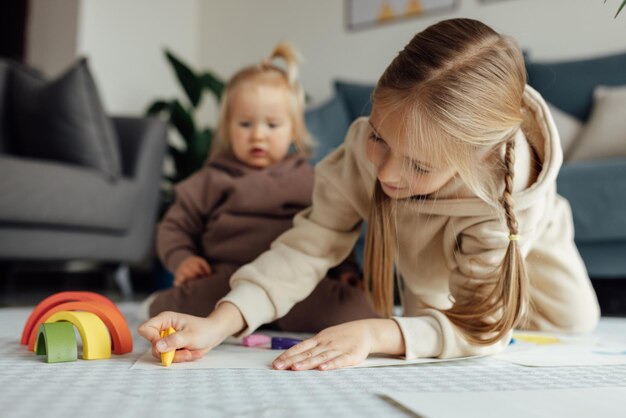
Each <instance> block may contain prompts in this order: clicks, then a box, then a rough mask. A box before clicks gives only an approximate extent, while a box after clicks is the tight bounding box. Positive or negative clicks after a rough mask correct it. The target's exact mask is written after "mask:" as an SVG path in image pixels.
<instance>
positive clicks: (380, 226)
mask: <svg viewBox="0 0 626 418" xmlns="http://www.w3.org/2000/svg"><path fill="white" fill-rule="evenodd" d="M525 85H526V71H525V67H524V59H523V56H522V54H521V52H520V50H519V48H518V47H517V45H516V44H515V42H514V41H513V40H512V39H510V38H508V37H506V36H503V35H500V34H498V33H497V32H495V31H494V30H493V29H491V28H490V27H488V26H487V25H485V24H483V23H481V22H479V21H476V20H472V19H450V20H445V21H442V22H439V23H437V24H435V25H433V26H430V27H429V28H427V29H426V30H424V31H422V32H420V33H418V34H417V35H415V37H414V38H413V39H412V40H411V41H410V42H409V44H408V45H406V47H405V48H404V49H403V50H402V51H401V52H400V53H399V54H398V56H397V57H396V58H395V59H394V60H393V62H392V63H391V64H390V65H389V67H388V68H387V69H386V70H385V72H384V73H383V75H382V76H381V78H380V80H379V81H378V84H377V86H376V88H375V90H374V93H373V102H374V106H375V107H380V108H382V109H383V110H385V111H387V112H401V114H402V115H403V116H404V118H403V120H404V121H405V126H404V127H403V129H404V131H403V134H404V135H403V137H407V138H409V141H410V142H412V145H411V144H409V146H410V147H413V148H415V147H416V144H417V143H419V148H420V149H421V150H426V152H427V153H429V154H431V155H433V157H434V158H436V159H438V160H439V161H441V162H443V163H444V164H446V165H447V166H450V167H454V168H455V170H456V171H457V172H458V175H459V176H460V177H461V179H462V180H463V181H464V182H465V183H466V184H467V185H468V187H470V189H471V190H472V192H473V193H475V194H476V196H478V197H479V198H481V199H482V200H484V201H485V202H487V203H488V204H489V205H491V206H492V207H494V208H495V210H498V212H499V213H500V214H501V219H502V222H503V223H506V227H507V228H508V233H509V237H510V239H509V245H508V248H507V250H506V254H505V256H504V260H503V262H502V266H501V268H500V277H499V279H498V280H496V281H495V282H494V281H491V280H490V281H489V283H483V284H480V285H478V286H476V285H475V286H474V287H472V288H471V289H469V290H470V294H472V295H473V296H472V297H470V298H468V299H463V300H453V306H452V307H451V308H450V309H447V310H444V311H443V312H444V313H445V315H446V316H447V317H448V318H449V319H450V321H451V322H452V323H454V324H455V325H456V326H457V327H459V329H460V330H461V331H462V332H463V333H464V334H465V336H466V338H467V339H468V341H470V342H473V343H476V344H492V343H494V342H496V341H498V340H500V339H502V338H503V337H504V336H505V335H506V334H507V333H508V332H509V331H510V330H511V329H512V328H513V327H514V326H515V325H517V324H518V323H520V321H521V320H522V318H523V316H524V313H525V311H526V310H527V306H528V290H527V287H528V278H527V276H526V268H525V262H524V258H523V256H522V254H521V252H520V248H519V244H518V240H517V239H518V233H519V231H518V223H517V219H516V216H515V212H514V210H513V209H514V201H513V197H512V193H513V175H514V172H513V167H514V163H515V150H514V147H515V142H514V141H515V134H516V132H517V131H518V130H519V128H520V127H521V126H522V124H524V122H525V119H526V118H528V117H530V115H529V113H530V112H527V111H525V110H524V106H523V102H522V99H523V94H524V89H525ZM501 153H503V155H504V157H503V158H497V157H498V156H500V155H501ZM487 155H490V156H492V157H493V156H495V157H496V158H495V159H496V160H497V161H498V166H497V167H493V166H488V165H486V164H485V159H484V158H485V156H487ZM492 159H493V158H492ZM494 172H496V173H501V175H502V177H500V178H494V176H493V173H494ZM503 180H504V190H502V182H503ZM393 212H394V202H392V201H391V199H390V198H389V197H387V196H386V195H385V193H384V192H383V191H382V189H381V187H380V184H378V182H377V185H376V188H375V191H374V196H373V202H372V205H371V210H370V219H369V228H368V234H367V239H366V250H365V278H366V283H367V285H366V289H368V290H371V296H372V298H373V302H374V305H375V307H376V309H377V310H378V311H379V312H380V313H381V314H383V315H389V314H390V312H391V308H392V306H393V286H394V261H395V254H396V248H395V245H396V241H395V239H396V237H395V232H394V226H393V225H392V224H391V223H392V221H391V220H392V219H394V218H393ZM418 232H419V231H416V239H419V238H418V236H417V234H418ZM457 250H458V249H457ZM468 287H469V285H468Z"/></svg>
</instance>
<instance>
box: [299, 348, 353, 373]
mask: <svg viewBox="0 0 626 418" xmlns="http://www.w3.org/2000/svg"><path fill="white" fill-rule="evenodd" d="M342 355H343V352H341V351H338V350H324V351H322V352H321V353H319V354H317V355H316V356H313V357H311V358H309V359H306V360H303V361H299V362H297V363H294V364H293V366H291V369H292V370H310V369H314V368H316V367H318V366H319V365H321V364H323V363H327V362H328V361H331V360H333V359H335V358H337V357H340V356H342Z"/></svg>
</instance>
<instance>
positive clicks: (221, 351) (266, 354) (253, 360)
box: [131, 343, 462, 370]
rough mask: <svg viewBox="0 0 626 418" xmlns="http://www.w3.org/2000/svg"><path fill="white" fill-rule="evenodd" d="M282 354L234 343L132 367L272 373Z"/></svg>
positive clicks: (396, 361) (379, 363)
mask: <svg viewBox="0 0 626 418" xmlns="http://www.w3.org/2000/svg"><path fill="white" fill-rule="evenodd" d="M282 352H283V350H271V349H269V348H251V347H244V346H242V345H238V344H233V343H224V344H221V345H219V346H218V347H215V348H214V349H213V350H211V351H210V352H208V353H207V354H206V355H205V356H204V357H203V358H201V359H199V360H196V361H191V362H185V363H172V365H171V366H169V367H163V366H162V365H161V363H159V362H158V361H157V360H156V359H155V358H154V357H152V353H151V352H150V351H148V352H146V353H145V354H144V355H142V356H141V357H140V358H139V359H138V360H137V361H136V362H135V364H133V366H132V367H131V370H145V369H163V370H178V369H271V364H272V361H274V359H275V358H276V357H278V356H279V355H280V353H282ZM454 360H462V359H433V358H422V359H415V360H404V359H402V358H398V357H384V356H370V357H369V358H368V359H367V360H365V361H364V362H363V363H361V364H359V365H357V366H354V367H383V366H406V365H410V364H420V363H437V362H443V361H454Z"/></svg>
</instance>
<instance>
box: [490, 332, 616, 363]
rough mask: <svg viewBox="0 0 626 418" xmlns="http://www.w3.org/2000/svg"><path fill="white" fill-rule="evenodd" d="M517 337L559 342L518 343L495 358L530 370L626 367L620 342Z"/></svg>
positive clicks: (612, 340)
mask: <svg viewBox="0 0 626 418" xmlns="http://www.w3.org/2000/svg"><path fill="white" fill-rule="evenodd" d="M515 335H533V336H535V335H540V336H546V337H554V338H557V339H558V342H557V343H553V344H543V345H541V344H539V345H538V344H533V343H528V342H523V341H518V342H517V343H515V344H512V345H510V346H509V347H507V349H506V350H505V351H503V352H502V353H499V354H496V355H494V356H493V358H495V359H499V360H505V361H508V362H511V363H515V364H519V365H521V366H530V367H559V366H605V365H616V364H626V342H625V341H623V340H620V339H616V338H593V337H591V336H588V335H582V336H572V335H565V334H558V333H545V332H544V333H538V332H519V331H517V332H516V333H515V334H514V336H515Z"/></svg>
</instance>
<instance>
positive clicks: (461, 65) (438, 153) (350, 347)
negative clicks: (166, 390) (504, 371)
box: [139, 19, 599, 370]
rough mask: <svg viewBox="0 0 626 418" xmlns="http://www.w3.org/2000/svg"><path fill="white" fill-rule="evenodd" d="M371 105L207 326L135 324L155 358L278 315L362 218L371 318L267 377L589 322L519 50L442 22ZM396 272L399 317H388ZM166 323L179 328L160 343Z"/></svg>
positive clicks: (398, 64) (485, 343)
mask: <svg viewBox="0 0 626 418" xmlns="http://www.w3.org/2000/svg"><path fill="white" fill-rule="evenodd" d="M372 104H373V107H372V114H371V115H370V116H369V118H361V119H359V120H357V121H355V122H354V124H353V125H352V127H351V128H350V131H349V132H348V135H347V137H346V140H345V144H344V145H343V146H342V147H341V148H340V149H338V150H337V151H336V152H335V153H333V154H332V155H330V156H329V157H328V158H326V159H325V160H324V161H322V162H321V163H320V164H319V165H318V167H317V168H316V180H315V188H314V195H313V204H312V206H311V207H310V208H308V209H306V210H305V211H303V212H300V213H299V214H298V215H297V216H296V218H295V219H294V227H293V228H292V229H290V230H288V231H287V232H285V233H284V234H283V235H281V236H280V237H279V238H278V239H277V240H276V241H274V243H273V244H272V247H271V249H270V250H269V251H267V252H265V253H263V254H262V255H261V256H260V257H258V258H257V259H256V260H255V261H254V262H252V263H250V264H248V265H245V266H243V267H242V268H240V269H239V270H238V271H237V272H235V274H234V275H233V276H232V277H231V281H230V284H231V288H232V290H231V291H230V293H228V295H226V297H224V298H223V299H222V300H221V301H220V302H218V304H217V307H216V309H215V310H214V311H213V312H212V313H211V314H210V315H209V316H208V317H207V318H198V317H192V316H188V315H181V314H175V313H172V312H164V313H162V314H160V315H158V316H156V317H154V318H152V319H151V320H149V321H147V322H146V323H144V324H143V325H142V326H141V327H140V328H139V333H140V334H141V335H142V336H144V337H145V338H147V339H148V340H150V341H151V343H152V344H153V348H154V353H155V355H157V354H158V353H159V352H166V351H170V350H173V349H177V350H178V351H177V353H176V356H175V361H187V360H193V359H195V358H198V357H201V356H202V355H204V354H205V353H206V352H207V351H208V350H210V349H211V348H213V347H215V346H216V345H218V344H220V343H221V342H222V341H223V340H224V339H225V338H226V337H227V336H229V335H233V334H247V333H250V332H252V331H254V330H255V329H256V328H257V327H258V326H260V325H262V324H264V323H267V322H270V321H272V320H274V319H276V318H279V317H281V316H283V315H285V314H286V313H287V312H288V311H289V310H290V308H291V307H292V306H293V305H294V304H295V303H297V302H299V301H300V300H302V299H304V298H305V297H307V295H309V293H310V292H311V291H312V290H313V289H314V288H315V286H316V284H317V283H318V282H319V280H321V278H322V277H324V275H325V273H326V271H327V270H328V269H329V268H330V267H332V266H334V265H336V264H337V263H339V262H340V261H341V260H342V259H343V258H345V256H346V255H347V254H348V253H349V251H350V250H351V248H352V246H353V245H354V243H355V241H356V239H357V237H358V234H359V230H360V228H361V224H362V222H363V221H367V222H368V225H369V226H368V235H367V241H366V254H365V274H366V288H367V289H368V290H369V292H370V295H371V301H372V303H373V305H374V307H375V308H376V309H377V311H378V312H379V314H380V315H381V318H376V319H363V320H359V321H352V322H347V323H344V324H340V325H337V326H334V327H331V328H327V329H325V330H323V331H321V332H320V333H318V334H317V335H315V336H314V337H312V338H310V339H307V340H305V341H303V342H301V343H300V344H298V345H296V346H294V347H292V348H291V349H289V350H287V351H286V352H285V353H283V354H281V355H280V356H279V357H278V358H277V359H276V360H275V361H274V363H273V367H274V368H276V369H292V370H306V369H311V368H318V369H320V370H329V369H335V368H340V367H346V366H351V365H354V364H357V363H359V362H361V361H363V360H364V359H365V358H366V357H367V356H368V355H369V354H370V353H385V354H392V355H401V356H406V358H408V359H412V358H417V357H440V358H452V357H461V356H468V355H483V354H490V353H495V352H498V351H499V350H501V349H502V348H504V347H505V346H506V345H507V344H508V342H509V340H510V336H511V331H512V329H513V328H515V327H525V328H529V329H537V330H549V331H557V330H558V331H566V332H586V331H590V330H591V329H592V328H593V327H594V326H595V324H596V323H597V321H598V317H599V308H598V304H597V300H596V297H595V294H594V292H593V289H592V287H591V284H590V281H589V278H588V276H587V272H586V270H585V267H584V264H583V262H582V260H581V258H580V256H579V254H578V252H577V250H576V247H575V245H574V242H573V228H572V218H571V212H570V208H569V205H568V203H567V201H565V200H564V199H563V198H562V197H560V196H559V195H558V194H557V193H556V183H555V180H556V177H557V173H558V170H559V167H560V165H561V161H562V152H561V147H560V143H559V136H558V133H557V131H556V128H555V125H554V121H553V119H552V117H551V115H550V113H549V111H548V108H547V106H546V103H545V102H544V100H543V99H542V98H541V96H540V95H539V94H538V93H537V92H536V91H534V90H533V89H532V88H531V87H529V86H527V85H526V74H525V69H524V61H523V57H522V54H521V53H520V50H519V48H518V47H517V46H516V44H515V43H514V41H513V40H511V39H510V38H508V37H506V36H503V35H500V34H498V33H497V32H495V31H494V30H493V29H491V28H489V27H488V26H486V25H484V24H482V23H480V22H478V21H475V20H471V19H452V20H446V21H442V22H439V23H437V24H435V25H433V26H431V27H429V28H427V29H426V30H424V31H423V32H420V33H418V34H417V35H416V36H415V37H414V38H413V39H412V40H411V41H410V42H409V44H408V45H407V46H406V47H405V48H404V49H403V50H402V51H401V52H400V53H399V54H398V56H397V57H396V58H395V59H394V60H393V61H392V63H391V64H390V65H389V67H388V68H387V69H386V70H385V72H384V73H383V75H382V77H381V78H380V80H379V81H378V84H377V86H376V88H375V90H374V93H373V97H372ZM394 272H395V273H397V275H396V277H397V280H398V286H399V288H400V291H401V295H402V305H403V315H402V316H393V315H392V314H393V312H392V307H393V306H392V304H393V287H394ZM311 315H316V312H311ZM170 326H172V327H174V328H175V329H176V330H178V332H177V333H176V334H174V335H172V336H169V337H166V338H163V339H160V338H159V331H160V330H161V329H167V328H168V327H170ZM209 355H210V354H209Z"/></svg>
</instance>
